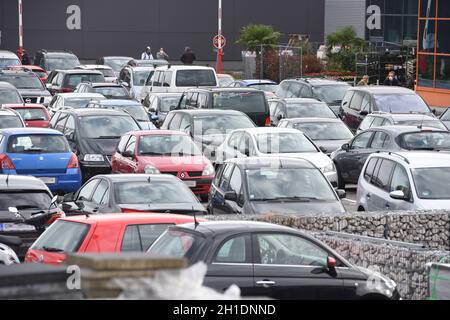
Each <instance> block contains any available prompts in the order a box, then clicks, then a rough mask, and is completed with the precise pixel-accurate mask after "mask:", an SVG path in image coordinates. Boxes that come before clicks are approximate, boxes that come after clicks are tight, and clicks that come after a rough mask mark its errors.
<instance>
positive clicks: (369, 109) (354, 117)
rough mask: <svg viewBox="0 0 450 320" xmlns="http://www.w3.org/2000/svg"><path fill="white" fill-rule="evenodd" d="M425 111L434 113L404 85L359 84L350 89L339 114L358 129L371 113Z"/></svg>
mask: <svg viewBox="0 0 450 320" xmlns="http://www.w3.org/2000/svg"><path fill="white" fill-rule="evenodd" d="M377 111H381V112H389V113H424V114H428V115H433V113H432V112H431V110H430V108H429V107H428V106H427V104H426V103H425V101H424V100H423V99H422V98H421V97H420V96H419V95H418V94H416V93H415V92H414V91H412V90H410V89H406V88H402V87H389V86H359V87H353V88H350V89H348V91H347V92H346V93H345V96H344V99H343V100H342V104H341V108H340V110H339V116H340V117H341V119H342V121H344V122H345V124H346V125H348V126H349V128H350V129H352V130H353V131H356V130H357V129H358V127H359V125H360V124H361V122H362V121H363V120H364V118H365V117H366V116H367V115H368V114H369V113H374V112H377Z"/></svg>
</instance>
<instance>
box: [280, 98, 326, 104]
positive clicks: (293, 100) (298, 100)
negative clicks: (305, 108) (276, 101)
mask: <svg viewBox="0 0 450 320" xmlns="http://www.w3.org/2000/svg"><path fill="white" fill-rule="evenodd" d="M282 100H283V101H285V102H286V103H287V104H290V103H300V104H301V103H318V104H325V102H322V101H319V100H317V99H313V98H284V99H282Z"/></svg>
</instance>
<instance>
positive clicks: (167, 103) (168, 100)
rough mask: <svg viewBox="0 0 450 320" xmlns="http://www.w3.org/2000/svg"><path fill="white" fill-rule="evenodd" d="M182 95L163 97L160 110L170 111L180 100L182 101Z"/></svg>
mask: <svg viewBox="0 0 450 320" xmlns="http://www.w3.org/2000/svg"><path fill="white" fill-rule="evenodd" d="M180 97H181V95H180V96H178V97H163V98H161V100H160V101H161V102H160V106H159V111H161V112H169V111H170V107H171V106H177V105H178V102H179V101H180Z"/></svg>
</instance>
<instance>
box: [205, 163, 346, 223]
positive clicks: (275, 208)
mask: <svg viewBox="0 0 450 320" xmlns="http://www.w3.org/2000/svg"><path fill="white" fill-rule="evenodd" d="M338 193H339V195H340V197H342V198H343V197H345V192H344V191H343V190H339V191H338ZM208 211H209V213H210V214H233V213H234V214H267V213H279V214H312V213H326V212H332V213H338V212H340V213H343V212H345V209H344V207H343V205H342V203H341V201H340V200H339V196H338V194H337V193H336V192H335V191H334V189H333V187H332V185H331V184H330V182H329V181H328V180H327V178H326V177H325V176H324V175H323V173H322V172H321V171H320V170H319V169H318V168H317V167H315V166H314V165H313V164H312V163H311V162H309V161H308V160H303V159H293V158H277V157H269V158H262V157H258V158H256V157H253V158H252V157H250V158H240V159H230V160H227V161H225V163H224V164H223V165H221V166H220V167H219V169H218V170H217V173H216V176H215V178H214V180H213V183H212V185H211V190H210V194H209V202H208Z"/></svg>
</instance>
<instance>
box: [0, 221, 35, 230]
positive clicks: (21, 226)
mask: <svg viewBox="0 0 450 320" xmlns="http://www.w3.org/2000/svg"><path fill="white" fill-rule="evenodd" d="M34 230H36V228H35V227H34V226H31V225H29V224H25V223H0V231H34Z"/></svg>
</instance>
